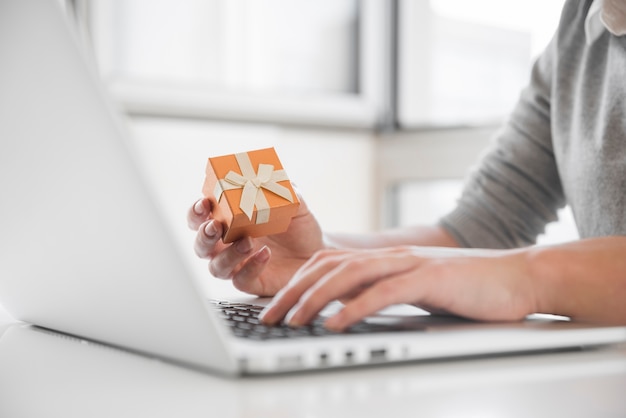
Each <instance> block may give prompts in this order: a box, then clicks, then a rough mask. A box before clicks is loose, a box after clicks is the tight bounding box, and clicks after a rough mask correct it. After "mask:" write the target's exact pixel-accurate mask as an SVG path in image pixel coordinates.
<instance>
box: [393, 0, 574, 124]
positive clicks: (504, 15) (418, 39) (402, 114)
mask: <svg viewBox="0 0 626 418" xmlns="http://www.w3.org/2000/svg"><path fill="white" fill-rule="evenodd" d="M562 4H563V1H557V2H548V3H546V2H540V1H539V0H532V1H515V2H501V1H497V0H476V1H471V2H467V1H463V0H430V1H429V2H425V1H414V0H400V3H399V12H398V16H399V20H398V51H399V52H398V82H397V85H398V92H397V95H398V112H397V113H398V123H399V125H400V126H401V127H403V128H417V127H422V126H425V125H426V126H429V125H430V126H432V125H438V126H442V125H443V126H449V125H466V124H470V125H476V124H485V123H493V122H494V121H500V120H501V119H502V118H503V117H504V116H506V115H507V114H508V113H509V111H510V110H511V109H512V107H513V105H514V104H515V102H516V100H517V98H518V96H519V92H520V90H521V89H522V88H523V87H524V86H525V85H526V83H527V81H528V76H529V70H530V67H531V64H532V61H533V60H534V59H535V58H536V56H537V55H538V54H539V52H540V51H541V50H542V49H543V48H544V47H545V45H546V44H547V43H548V41H549V39H550V38H551V36H552V33H553V31H554V30H555V28H556V25H557V23H558V17H559V14H560V10H561V7H562Z"/></svg>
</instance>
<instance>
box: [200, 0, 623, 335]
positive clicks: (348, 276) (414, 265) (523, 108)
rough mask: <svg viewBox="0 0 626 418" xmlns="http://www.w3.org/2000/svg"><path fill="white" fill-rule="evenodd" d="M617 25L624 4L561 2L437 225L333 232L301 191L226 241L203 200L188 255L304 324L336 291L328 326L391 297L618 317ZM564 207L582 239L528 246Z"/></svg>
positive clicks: (339, 326) (270, 316) (473, 314)
mask: <svg viewBox="0 0 626 418" xmlns="http://www.w3.org/2000/svg"><path fill="white" fill-rule="evenodd" d="M625 34H626V1H624V0H604V1H603V2H602V1H599V0H595V1H576V0H570V1H568V2H566V4H565V6H564V8H563V11H562V16H561V23H560V25H559V28H558V30H557V32H556V34H555V36H554V38H553V39H552V41H551V43H550V44H549V46H548V47H547V48H546V50H545V51H544V53H543V54H542V55H541V56H540V57H539V58H538V60H537V61H536V63H535V65H534V66H533V70H532V73H531V79H530V83H529V85H528V87H527V88H526V89H525V90H524V91H523V92H522V94H521V96H520V99H519V102H518V104H517V105H516V107H515V109H514V110H513V112H512V114H511V116H510V118H509V119H508V121H507V122H506V123H505V125H504V126H503V128H502V129H501V131H500V132H499V133H498V134H497V136H496V138H495V139H496V140H495V141H494V145H493V147H492V149H491V150H490V151H489V152H488V153H487V154H486V155H485V156H484V158H483V159H482V161H481V162H480V164H479V166H478V167H477V168H476V169H475V170H474V171H473V172H472V173H471V174H470V175H469V177H468V178H467V180H466V183H465V186H464V190H463V192H462V195H461V197H460V199H459V200H458V204H457V206H456V208H455V209H454V210H453V211H452V212H451V213H448V214H447V215H445V216H444V217H443V218H441V220H440V221H439V222H438V223H437V224H436V225H432V226H414V227H408V228H402V229H395V230H387V231H381V232H378V233H371V234H363V235H348V234H331V233H326V232H323V231H322V229H321V228H320V225H319V224H318V222H317V221H316V219H315V217H314V215H313V214H312V213H311V212H310V211H309V210H308V208H307V205H306V203H305V201H304V200H302V204H301V207H300V210H299V213H298V215H297V216H296V217H295V218H294V219H293V221H292V223H291V225H290V227H289V229H288V230H287V232H285V233H282V234H279V235H274V236H268V237H263V238H257V239H251V238H247V237H246V238H243V239H241V240H239V241H237V242H235V243H233V244H232V245H226V244H224V243H223V242H222V241H221V239H220V237H221V234H222V231H223V229H222V225H220V224H219V223H218V222H216V221H214V220H212V219H211V205H210V202H209V200H207V199H202V200H199V201H198V202H196V203H195V204H194V205H193V206H192V208H191V209H190V210H189V215H188V221H189V225H190V226H191V227H192V228H193V229H195V230H197V231H198V232H197V237H196V244H195V250H196V253H197V254H198V255H199V256H200V257H204V258H207V259H208V260H209V270H210V272H211V273H212V275H213V276H215V277H219V278H226V279H231V280H232V281H233V284H234V286H235V287H236V288H238V289H240V290H242V291H245V292H248V293H251V294H256V295H259V296H274V299H273V300H272V302H271V303H270V304H269V305H268V307H267V308H266V309H265V311H264V312H263V314H262V320H263V321H264V322H266V323H269V324H274V323H277V322H280V321H283V320H284V321H286V322H287V323H288V324H290V325H293V326H299V325H304V324H306V323H307V322H309V321H311V320H312V319H313V318H314V317H315V316H316V315H317V314H318V313H319V312H320V310H321V309H323V308H324V307H325V306H326V305H327V304H328V303H329V302H331V301H333V300H341V301H342V302H343V303H344V306H343V308H342V309H341V310H340V311H339V312H338V313H336V314H335V315H334V316H331V317H330V318H328V319H327V320H326V326H327V327H328V328H330V329H333V330H343V329H345V328H347V327H349V326H350V325H352V324H354V323H355V322H357V321H359V320H361V319H362V318H364V317H365V316H367V315H371V314H373V313H375V312H377V311H379V310H380V309H382V308H384V307H386V306H389V305H392V304H398V303H408V304H413V305H416V306H418V307H421V308H424V309H426V310H429V311H431V312H439V313H448V314H454V315H458V316H462V317H467V318H473V319H476V320H489V321H510V320H522V319H523V318H525V317H526V316H527V315H529V314H532V313H537V312H540V313H550V314H558V315H564V316H568V317H571V318H574V319H578V320H583V321H595V322H603V323H618V324H626V82H625V80H626V78H625V76H624V74H625V71H626V36H624V35H625ZM415 159H416V160H419V155H416V156H415ZM565 205H569V206H570V207H571V209H572V212H573V215H574V218H575V221H576V225H577V227H578V231H579V234H580V237H581V238H580V239H579V240H576V241H572V242H567V243H562V244H558V245H552V246H537V245H533V244H535V242H536V238H537V236H538V235H540V234H541V233H542V232H543V231H544V228H545V226H546V224H548V223H549V222H552V221H554V220H556V219H557V211H558V209H559V208H562V207H564V206H565Z"/></svg>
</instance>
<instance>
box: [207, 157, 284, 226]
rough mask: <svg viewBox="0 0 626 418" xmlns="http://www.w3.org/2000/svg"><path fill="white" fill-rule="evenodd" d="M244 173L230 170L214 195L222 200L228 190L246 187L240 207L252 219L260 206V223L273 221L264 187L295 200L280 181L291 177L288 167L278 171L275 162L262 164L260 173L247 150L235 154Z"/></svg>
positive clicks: (257, 220)
mask: <svg viewBox="0 0 626 418" xmlns="http://www.w3.org/2000/svg"><path fill="white" fill-rule="evenodd" d="M235 158H236V159H237V163H238V164H239V168H240V169H241V174H237V173H235V172H234V171H229V172H228V174H226V177H224V178H223V179H220V180H218V182H217V184H216V185H215V190H214V194H215V197H216V198H217V201H218V202H219V201H220V199H221V198H222V194H223V193H224V192H225V191H226V190H234V189H243V192H242V194H241V201H240V202H239V207H240V208H241V210H242V211H243V213H245V214H246V216H247V217H248V219H250V220H251V221H252V215H253V213H254V207H255V206H256V208H257V215H256V223H257V224H263V223H267V222H269V220H270V205H269V203H268V201H267V198H266V197H265V194H264V193H263V190H262V189H265V190H269V191H270V192H272V193H274V194H276V195H278V196H280V197H282V198H283V199H286V200H288V201H290V202H292V203H293V197H292V195H291V191H290V190H289V189H288V188H287V187H285V186H281V185H280V184H278V183H276V182H277V181H284V180H289V178H288V177H287V173H286V172H285V170H274V166H273V165H271V164H259V171H258V173H255V172H254V168H253V167H252V162H250V157H248V154H246V153H245V152H242V153H239V154H235Z"/></svg>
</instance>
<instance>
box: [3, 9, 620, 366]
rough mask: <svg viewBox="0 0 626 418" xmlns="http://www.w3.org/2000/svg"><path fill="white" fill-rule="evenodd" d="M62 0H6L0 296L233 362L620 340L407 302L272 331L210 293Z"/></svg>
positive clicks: (573, 326)
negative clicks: (342, 319)
mask: <svg viewBox="0 0 626 418" xmlns="http://www.w3.org/2000/svg"><path fill="white" fill-rule="evenodd" d="M59 3H60V2H58V1H51V0H29V1H24V0H0V196H1V198H0V199H1V202H2V204H1V206H0V305H2V306H3V307H4V308H5V309H6V310H7V311H8V312H9V313H10V314H11V315H13V316H14V318H16V319H18V320H21V321H24V322H25V323H27V324H31V325H25V326H36V327H41V328H45V329H47V330H52V331H54V332H59V333H63V334H64V335H69V336H73V337H76V338H77V339H79V340H81V339H82V340H87V341H91V342H99V343H103V344H107V345H109V346H113V347H118V348H121V349H124V350H129V351H132V352H136V353H139V354H141V355H146V356H152V357H156V358H159V359H164V360H167V361H171V362H174V363H179V364H184V365H186V366H189V367H193V368H196V369H200V370H205V371H209V372H213V373H219V374H223V375H230V376H238V375H249V374H267V373H280V372H293V371H301V370H316V369H330V368H335V367H352V366H366V365H373V364H385V363H388V362H404V361H415V360H425V359H442V358H450V357H464V356H477V355H478V356H483V355H491V354H497V353H513V352H515V353H518V352H532V351H544V350H555V349H568V348H576V347H596V346H600V345H604V344H610V343H615V342H621V341H624V340H626V328H624V327H609V326H607V327H601V326H591V325H586V324H580V323H574V322H571V321H566V320H557V319H544V318H538V319H529V320H527V321H524V322H519V323H507V324H502V323H500V324H490V323H475V322H471V321H463V320H452V319H450V318H445V317H436V316H429V315H426V314H423V315H422V314H419V315H418V314H416V313H411V314H409V315H407V314H405V312H404V310H402V309H401V308H402V307H398V309H401V310H402V312H393V310H392V311H386V312H383V313H381V314H380V315H377V316H374V317H372V318H368V319H367V320H366V321H364V322H363V323H362V324H358V325H357V326H356V327H355V328H353V329H351V330H350V331H349V332H347V333H341V334H332V333H326V332H324V330H323V328H321V327H318V326H311V327H308V328H307V329H306V330H305V329H299V330H289V329H285V327H276V328H272V329H265V328H263V326H262V325H261V324H258V323H255V314H256V313H258V311H259V309H260V308H259V307H255V306H247V305H246V304H241V303H239V304H237V303H234V304H233V303H231V302H229V301H219V302H218V301H214V300H211V299H210V295H207V294H206V290H205V289H203V286H201V283H200V282H199V281H198V280H199V279H198V278H197V277H196V276H195V275H194V274H192V273H191V272H190V270H189V266H188V264H187V263H185V261H184V260H185V257H184V256H183V254H182V251H184V250H186V249H181V248H179V247H178V246H177V245H175V240H174V239H173V237H172V236H171V235H170V231H169V229H168V227H167V226H166V222H165V220H164V219H163V216H162V214H161V212H160V211H159V208H158V207H157V205H156V204H155V200H154V199H153V196H151V194H150V188H149V187H147V183H146V181H145V179H144V178H143V177H142V174H141V172H140V170H139V169H138V166H137V164H136V163H135V161H136V158H135V156H134V151H133V150H132V148H131V147H130V146H129V141H128V134H127V132H126V130H125V128H124V124H123V123H122V120H121V118H120V117H119V115H117V114H116V113H115V111H114V108H113V107H112V106H111V105H110V103H109V102H108V100H107V97H106V94H105V91H104V89H103V87H102V85H101V84H100V80H99V76H98V73H97V71H96V70H95V69H94V68H93V65H91V62H90V60H89V59H86V57H87V55H86V54H85V53H84V52H85V51H83V44H81V42H80V40H79V38H78V37H76V36H75V33H74V27H73V25H72V22H71V21H69V20H68V19H67V16H66V15H65V13H64V11H63V10H62V8H61V7H60V6H59ZM233 323H235V324H234V325H233ZM237 323H238V324H239V325H237ZM250 330H253V331H254V332H252V333H251V332H249V331H250ZM260 330H261V331H262V332H261V331H260Z"/></svg>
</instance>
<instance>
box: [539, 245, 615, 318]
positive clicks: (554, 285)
mask: <svg viewBox="0 0 626 418" xmlns="http://www.w3.org/2000/svg"><path fill="white" fill-rule="evenodd" d="M528 257H529V258H528V260H529V265H530V275H531V280H533V282H534V283H533V288H534V289H535V298H536V302H537V311H538V312H543V313H553V314H559V315H565V316H569V317H572V318H574V319H578V320H583V321H592V322H606V323H620V324H626V237H623V236H619V237H603V238H594V239H587V240H581V241H576V242H572V243H567V244H562V245H556V246H552V247H534V248H532V249H529V250H528Z"/></svg>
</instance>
